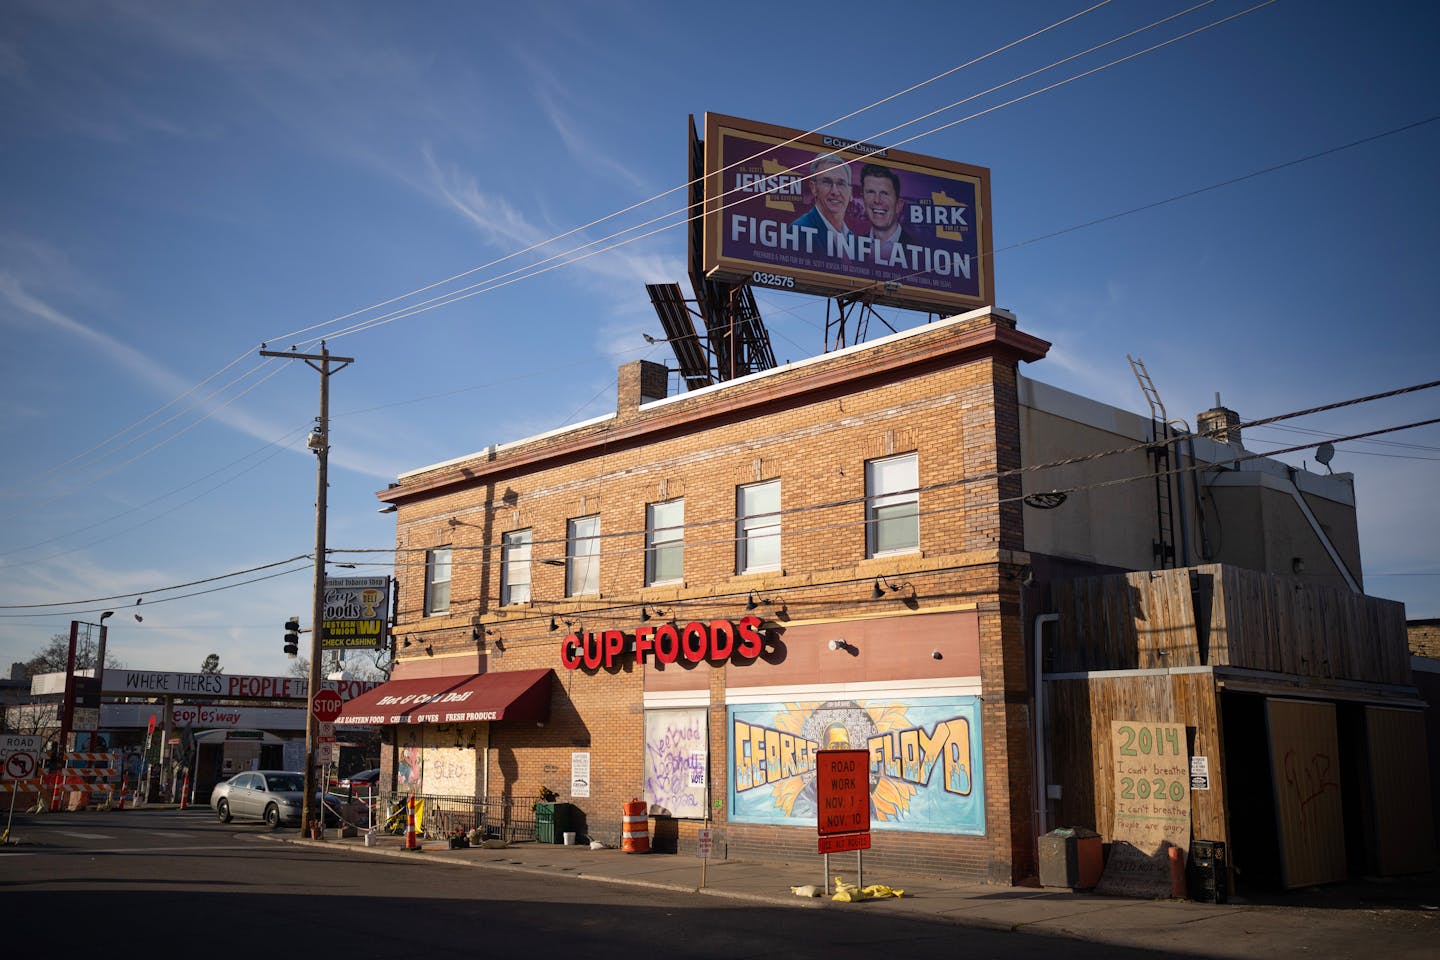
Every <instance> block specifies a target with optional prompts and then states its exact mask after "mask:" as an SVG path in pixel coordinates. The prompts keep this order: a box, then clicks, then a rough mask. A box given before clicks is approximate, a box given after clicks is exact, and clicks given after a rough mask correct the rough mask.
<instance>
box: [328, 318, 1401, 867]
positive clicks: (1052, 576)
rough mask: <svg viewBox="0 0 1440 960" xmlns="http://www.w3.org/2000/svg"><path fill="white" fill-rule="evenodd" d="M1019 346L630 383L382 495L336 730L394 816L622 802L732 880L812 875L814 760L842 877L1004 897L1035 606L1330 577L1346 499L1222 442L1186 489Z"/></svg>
mask: <svg viewBox="0 0 1440 960" xmlns="http://www.w3.org/2000/svg"><path fill="white" fill-rule="evenodd" d="M1048 348H1049V344H1047V343H1045V342H1044V341H1041V340H1039V339H1037V338H1035V337H1033V336H1030V335H1028V334H1025V333H1024V332H1022V331H1020V330H1018V329H1017V327H1016V321H1015V318H1014V317H1013V316H1012V315H1010V314H1008V313H1006V312H1005V311H1002V310H998V309H982V310H977V311H974V312H971V313H968V314H964V315H961V316H957V317H952V318H950V319H948V320H944V321H941V322H937V323H933V324H929V325H925V326H921V327H918V328H915V329H911V330H907V331H904V332H901V333H898V334H894V335H892V336H889V337H886V338H883V339H881V340H876V341H872V342H870V343H865V344H860V345H857V346H854V347H850V348H847V349H844V350H840V351H837V352H835V353H830V354H826V355H823V356H819V357H815V358H811V359H809V360H805V361H801V362H798V363H793V364H789V365H786V366H783V367H780V368H777V369H773V370H768V371H765V372H763V373H759V374H753V375H750V376H747V377H742V378H740V379H737V380H732V381H729V382H725V383H720V384H716V385H713V386H710V387H705V388H701V389H697V390H692V391H689V392H687V393H682V394H680V395H677V396H673V397H670V396H666V373H665V369H664V368H663V367H662V366H660V365H658V364H653V363H648V362H637V363H632V364H629V365H627V366H625V367H622V368H621V371H620V378H619V391H618V398H617V408H616V412H615V413H614V414H613V415H610V416H604V417H600V418H596V419H594V420H590V421H587V422H584V423H580V424H576V425H573V426H570V427H566V428H563V429H560V430H555V431H552V432H550V433H546V434H542V435H540V436H536V437H531V438H528V439H525V440H521V441H517V442H513V443H504V444H499V445H496V446H492V447H487V448H486V449H484V450H482V451H480V452H479V453H476V454H473V455H469V456H465V457H461V458H458V459H455V460H452V461H448V462H445V463H440V464H436V465H433V466H429V467H425V468H422V469H418V470H415V471H411V472H409V473H406V474H404V475H402V476H401V477H400V478H399V480H398V482H397V483H395V484H392V485H391V486H390V488H389V489H387V490H385V491H382V492H381V493H380V494H379V496H380V499H381V500H382V501H383V502H385V503H387V504H393V505H394V507H395V508H396V520H397V525H396V531H397V532H396V545H397V564H396V575H397V578H398V580H399V598H400V599H399V607H398V609H399V614H398V620H397V623H396V626H395V635H396V637H397V641H396V644H397V650H396V654H397V659H396V666H395V669H394V671H393V674H392V680H391V682H390V683H389V684H386V685H384V686H382V687H380V688H378V689H377V690H376V691H373V692H372V693H370V694H367V695H365V696H364V697H362V698H359V699H358V700H356V701H353V702H352V703H350V704H348V705H347V707H346V710H345V713H344V714H342V719H343V720H348V721H349V722H368V723H375V724H379V725H382V726H383V727H384V728H385V730H386V737H387V745H388V749H387V750H386V755H385V757H384V759H383V761H382V765H383V767H384V770H385V773H384V774H383V779H384V780H386V781H387V782H388V784H389V785H390V786H391V787H392V788H393V789H396V790H398V791H400V792H408V791H415V792H418V793H422V794H425V795H431V796H480V797H491V798H511V799H519V800H523V799H525V798H529V797H534V796H536V795H538V794H539V793H540V792H541V791H542V789H546V790H553V791H555V792H556V793H557V794H558V795H559V798H560V800H562V801H565V802H568V803H571V804H572V805H573V807H574V809H575V811H576V815H577V818H578V822H577V823H575V825H574V826H575V828H576V829H577V832H579V833H581V834H582V835H588V836H591V837H594V838H597V839H601V840H605V841H608V842H610V843H612V844H615V843H618V841H619V838H620V833H621V819H622V809H623V805H624V804H625V803H626V802H627V801H631V800H633V799H636V798H642V799H644V800H645V801H646V802H647V803H648V805H649V812H650V816H651V819H650V829H651V831H652V836H653V838H654V843H655V844H656V846H657V847H659V848H661V849H677V848H678V849H685V848H686V847H687V845H688V844H689V843H690V842H692V841H693V837H694V832H695V830H696V829H698V828H699V827H700V826H702V825H703V823H704V820H705V818H707V817H709V818H711V819H713V820H714V821H716V824H717V826H719V827H720V828H721V830H720V834H719V838H720V840H721V842H722V846H721V849H722V850H723V851H725V852H727V853H728V854H730V855H733V856H751V857H770V858H801V857H808V856H814V855H815V847H816V839H815V796H814V789H815V788H814V777H813V765H814V761H815V757H814V751H816V750H817V749H824V748H827V747H836V746H850V747H855V748H864V749H867V750H868V751H869V753H870V756H871V760H872V764H871V801H872V802H871V807H872V821H873V827H874V830H873V846H872V847H871V849H870V851H869V852H868V853H867V857H868V858H869V859H871V860H872V861H874V862H877V863H878V864H880V865H884V864H887V863H888V864H896V865H901V864H903V865H904V866H906V867H909V868H912V869H921V870H925V871H930V872H935V873H937V874H945V875H953V876H961V877H968V878H971V879H976V880H988V881H994V882H1013V881H1016V880H1019V879H1023V878H1025V877H1028V876H1033V875H1034V874H1035V872H1036V849H1037V844H1036V839H1037V831H1038V830H1039V829H1041V828H1042V825H1043V824H1044V823H1045V822H1046V816H1045V815H1044V814H1045V807H1046V805H1047V803H1049V801H1048V800H1047V798H1046V791H1045V789H1044V788H1043V787H1037V782H1038V778H1037V776H1036V769H1037V768H1036V744H1037V737H1036V731H1035V729H1034V727H1033V725H1032V722H1031V721H1032V716H1033V715H1034V710H1035V707H1036V703H1035V694H1036V683H1035V664H1034V662H1033V660H1034V658H1033V657H1032V656H1031V650H1032V630H1033V629H1034V624H1035V618H1036V616H1037V614H1039V613H1041V612H1042V610H1044V609H1047V608H1046V606H1045V605H1046V603H1047V602H1048V600H1047V597H1048V594H1047V592H1046V590H1045V585H1046V583H1047V582H1049V581H1050V580H1060V579H1069V578H1074V577H1077V576H1082V575H1096V574H1105V573H1113V572H1117V571H1125V570H1137V569H1139V570H1144V569H1150V568H1153V567H1176V566H1180V567H1184V566H1186V565H1187V564H1189V563H1191V562H1192V561H1199V560H1217V561H1221V562H1227V563H1240V564H1244V565H1246V566H1249V567H1251V568H1252V569H1258V570H1263V571H1267V572H1269V573H1274V574H1278V573H1284V574H1287V575H1296V576H1304V577H1305V578H1306V582H1307V583H1311V584H1314V585H1316V586H1328V585H1329V584H1332V583H1343V582H1349V583H1351V584H1352V585H1353V586H1354V587H1355V589H1356V590H1358V572H1359V557H1358V537H1357V536H1356V535H1355V522H1354V501H1353V490H1352V487H1351V484H1350V480H1349V477H1348V476H1347V475H1335V476H1334V477H1330V476H1325V477H1320V476H1316V475H1311V474H1303V473H1302V474H1300V475H1297V472H1296V471H1294V470H1290V469H1289V468H1285V467H1284V466H1283V465H1276V464H1274V463H1271V462H1261V463H1256V462H1253V461H1252V462H1247V463H1243V464H1240V463H1232V462H1229V461H1230V460H1235V459H1239V458H1238V456H1237V452H1243V451H1242V450H1241V447H1240V438H1239V430H1238V427H1236V426H1235V423H1234V422H1229V423H1228V425H1227V428H1226V429H1227V431H1228V430H1229V429H1230V428H1233V435H1232V434H1231V433H1230V432H1222V434H1221V438H1222V439H1223V440H1225V441H1228V442H1221V441H1219V440H1211V439H1208V438H1204V437H1196V438H1193V439H1192V441H1191V442H1190V443H1189V444H1188V446H1187V447H1185V448H1184V449H1183V452H1182V450H1181V448H1179V447H1177V448H1176V452H1175V454H1174V464H1176V465H1180V466H1186V465H1188V466H1195V465H1197V464H1200V463H1209V464H1211V465H1212V467H1211V469H1210V471H1209V480H1208V482H1207V485H1206V487H1205V491H1204V492H1205V496H1204V497H1202V496H1201V495H1200V487H1199V485H1198V484H1196V483H1194V482H1193V481H1192V482H1191V485H1190V487H1189V488H1188V489H1187V488H1186V487H1185V485H1184V482H1183V481H1181V482H1180V483H1178V484H1176V483H1175V482H1174V481H1173V479H1170V478H1168V477H1167V474H1166V472H1165V471H1163V470H1159V469H1157V467H1156V464H1155V463H1154V462H1153V457H1152V455H1151V454H1149V453H1148V452H1147V451H1146V450H1144V449H1139V446H1140V445H1143V442H1144V441H1145V440H1149V439H1153V435H1151V434H1149V433H1148V431H1151V430H1153V429H1154V425H1153V424H1151V423H1150V422H1149V421H1145V420H1142V419H1141V418H1138V417H1134V416H1132V415H1130V414H1125V413H1123V412H1122V411H1118V410H1114V409H1113V408H1109V407H1103V405H1099V404H1095V403H1094V402H1093V401H1087V400H1084V399H1083V398H1078V397H1075V396H1073V395H1071V394H1066V393H1064V392H1063V391H1057V390H1054V389H1053V388H1049V387H1046V386H1044V385H1043V384H1039V383H1036V382H1034V381H1030V380H1027V379H1025V378H1023V377H1021V376H1020V375H1019V373H1018V368H1019V366H1020V364H1022V363H1028V362H1032V361H1036V360H1039V359H1041V358H1043V357H1044V356H1045V353H1046V351H1047V350H1048ZM1218 407H1219V404H1218V403H1217V408H1218ZM1221 412H1222V414H1225V413H1231V412H1229V411H1221ZM1211 413H1215V412H1214V411H1211ZM1231 420H1232V421H1234V420H1238V418H1234V417H1233V414H1231ZM1220 422H1221V423H1222V424H1224V423H1226V421H1225V418H1224V416H1223V415H1222V416H1221V417H1220ZM1137 441H1139V442H1140V444H1137ZM1126 448H1135V449H1129V450H1128V452H1126V453H1123V454H1118V455H1115V456H1113V457H1109V458H1101V459H1097V460H1095V461H1093V462H1088V463H1086V464H1083V465H1067V466H1063V467H1056V468H1052V469H1051V470H1049V471H1048V472H1046V471H1032V472H1022V471H1021V468H1022V466H1023V467H1027V468H1028V467H1033V466H1035V465H1038V464H1040V463H1042V462H1051V461H1054V460H1056V459H1063V458H1066V457H1079V456H1082V455H1087V454H1092V453H1099V452H1103V451H1114V450H1117V449H1126ZM1182 473H1183V471H1182ZM1132 475H1133V476H1138V477H1139V480H1138V482H1124V483H1122V482H1121V481H1122V480H1124V479H1125V478H1127V477H1131V478H1132V480H1133V476H1132ZM1198 475H1199V474H1198V472H1197V473H1194V474H1192V476H1198ZM1157 477H1158V478H1159V480H1158V482H1157V480H1156V478H1157ZM1046 492H1050V493H1051V495H1049V496H1042V497H1039V498H1032V499H1031V501H1030V502H1031V503H1032V506H1034V507H1036V509H1032V508H1031V507H1027V506H1025V505H1024V503H1025V502H1026V501H1025V500H1024V498H1025V496H1026V495H1027V494H1035V493H1046ZM1057 501H1058V502H1060V503H1063V507H1062V508H1060V509H1054V510H1048V509H1045V510H1042V509H1039V508H1040V507H1049V506H1055V505H1056V503H1057ZM1157 507H1159V508H1161V509H1159V510H1158V515H1159V516H1160V518H1161V520H1160V522H1159V525H1158V527H1157V519H1156V518H1157ZM1222 511H1229V512H1230V513H1231V514H1232V515H1243V516H1245V517H1246V518H1247V520H1248V521H1250V522H1247V523H1244V524H1240V523H1236V524H1234V525H1233V528H1232V530H1231V536H1230V537H1228V538H1227V539H1226V541H1225V542H1224V543H1223V544H1222V543H1220V542H1218V538H1217V537H1214V536H1213V535H1211V534H1213V531H1214V524H1215V522H1216V520H1217V519H1218V516H1219V514H1220V513H1221V512H1222ZM1207 514H1208V516H1209V518H1210V523H1211V527H1210V528H1209V529H1210V533H1208V534H1207V532H1206V529H1207V528H1206V527H1205V519H1206V517H1207ZM1256 517H1258V518H1260V519H1259V521H1258V526H1257V523H1256V522H1255V521H1254V518H1256ZM1307 518H1308V519H1307ZM1027 524H1030V529H1028V530H1027ZM1402 620H1403V617H1402ZM1402 642H1403V641H1402ZM1055 735H1056V732H1055V731H1049V732H1048V734H1047V735H1046V736H1048V737H1050V738H1052V739H1053V737H1054V736H1055ZM1059 735H1060V736H1061V737H1062V738H1063V736H1064V731H1060V732H1059ZM1043 739H1044V738H1043V737H1042V738H1041V740H1042V741H1043Z"/></svg>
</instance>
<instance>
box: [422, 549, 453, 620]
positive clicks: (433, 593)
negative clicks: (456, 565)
mask: <svg viewBox="0 0 1440 960" xmlns="http://www.w3.org/2000/svg"><path fill="white" fill-rule="evenodd" d="M449 612H450V548H449V547H436V548H435V549H433V550H427V551H425V616H427V617H429V616H434V615H435V614H437V613H449Z"/></svg>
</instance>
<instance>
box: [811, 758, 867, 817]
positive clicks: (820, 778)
mask: <svg viewBox="0 0 1440 960" xmlns="http://www.w3.org/2000/svg"><path fill="white" fill-rule="evenodd" d="M815 760H816V762H815V801H816V806H817V808H818V811H817V817H816V826H817V828H818V829H819V832H820V836H822V837H828V836H831V835H833V834H837V833H864V832H868V831H869V829H870V753H869V751H867V750H819V751H816V754H815Z"/></svg>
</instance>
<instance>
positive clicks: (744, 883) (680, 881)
mask: <svg viewBox="0 0 1440 960" xmlns="http://www.w3.org/2000/svg"><path fill="white" fill-rule="evenodd" d="M273 836H275V838H276V839H279V840H283V841H284V842H287V843H295V844H303V845H306V846H316V847H325V848H327V849H331V850H336V851H345V852H347V853H353V854H354V855H356V856H357V858H361V857H364V856H367V855H377V856H387V857H403V858H406V859H410V860H415V861H419V862H424V863H427V864H434V865H435V866H436V867H437V868H443V867H447V866H448V867H456V866H460V867H476V868H482V869H489V870H502V871H503V870H509V871H519V872H524V873H531V874H542V875H549V876H566V877H573V878H576V879H579V880H586V881H596V882H601V883H612V884H628V885H631V886H638V887H649V888H655V889H662V890H669V891H673V892H677V893H688V894H697V895H706V896H715V897H725V898H730V899H733V900H735V901H738V902H739V903H746V902H749V903H764V904H766V905H769V906H777V905H782V906H786V907H793V908H796V909H828V910H862V911H865V912H866V913H868V914H874V915H877V916H879V915H883V916H886V917H893V918H906V919H912V920H928V921H935V922H940V923H949V924H955V925H959V926H968V927H979V928H986V929H991V930H1006V931H1013V932H1016V933H1025V934H1038V935H1044V936H1054V937H1068V938H1075V939H1081V940H1087V941H1092V942H1098V943H1106V944H1111V945H1114V946H1116V947H1129V948H1135V949H1144V950H1154V951H1161V952H1167V953H1180V954H1188V955H1193V956H1209V957H1236V958H1239V957H1246V958H1249V957H1254V956H1257V955H1264V954H1270V955H1281V956H1290V955H1297V954H1302V953H1306V952H1310V951H1315V952H1316V953H1317V955H1323V956H1326V957H1346V956H1354V957H1365V958H1367V960H1373V957H1375V956H1376V955H1377V954H1383V955H1385V956H1386V960H1392V958H1396V957H1416V958H1420V957H1424V958H1426V960H1433V958H1434V957H1436V956H1437V955H1440V946H1437V944H1440V910H1436V909H1434V908H1435V907H1436V906H1437V905H1440V898H1437V897H1431V896H1430V895H1431V894H1440V877H1437V875H1435V874H1430V875H1427V876H1425V877H1420V878H1412V879H1410V880H1401V881H1396V882H1394V883H1393V884H1387V883H1374V882H1372V883H1368V884H1367V883H1361V884H1354V885H1337V888H1319V889H1317V890H1315V891H1305V892H1302V893H1299V894H1292V895H1285V896H1282V897H1276V898H1274V899H1272V900H1267V901H1266V902H1264V903H1257V902H1245V903H1241V902H1231V903H1225V904H1214V903H1196V902H1193V901H1189V900H1134V899H1127V898H1121V897H1103V896H1096V895H1092V894H1086V893H1071V892H1069V891H1067V890H1052V889H1040V888H1034V887H1005V886H987V885H978V884H965V883H960V882H957V881H953V880H944V879H937V878H932V877H922V876H910V875H900V874H896V873H894V872H892V871H883V870H873V871H872V870H870V869H868V868H867V869H866V871H865V877H864V880H865V883H866V884H867V885H869V884H883V885H885V886H888V887H891V888H898V889H901V890H903V891H904V896H903V897H899V898H891V899H877V900H866V901H863V902H860V903H845V902H837V901H834V900H832V899H830V898H829V897H828V896H824V897H820V898H808V897H799V896H796V895H794V894H793V893H792V892H791V888H792V887H798V886H802V885H806V884H813V885H816V886H819V885H820V884H821V883H822V879H823V878H822V870H823V864H822V859H821V857H820V856H819V855H818V854H817V855H816V857H815V859H814V860H813V861H812V862H809V863H779V864H777V863H761V862H752V861H745V860H710V861H708V862H707V863H706V865H705V876H704V885H703V886H702V885H701V861H699V860H698V859H696V858H695V857H693V856H684V855H672V854H657V853H650V854H627V853H623V852H621V851H619V850H614V849H608V848H607V849H602V850H591V849H590V848H589V847H588V846H563V845H555V844H538V843H528V842H522V843H514V844H511V845H510V846H507V847H505V848H503V849H493V850H492V849H484V848H480V847H471V848H468V849H463V850H450V849H447V848H446V847H445V846H444V844H443V843H440V842H436V841H431V842H427V843H425V844H424V846H423V849H421V850H420V851H418V852H417V851H407V850H405V849H404V844H403V840H402V838H400V837H397V836H390V835H384V834H377V835H376V838H375V846H373V847H366V846H365V844H364V839H363V835H362V836H361V837H355V838H348V839H341V838H340V837H339V834H338V833H336V832H330V833H327V837H328V839H325V840H306V839H300V838H299V837H295V836H292V835H288V834H285V833H282V834H275V835H273ZM830 868H831V870H830V873H831V876H830V884H829V888H830V891H831V892H833V890H834V878H835V877H837V876H839V877H842V878H843V879H844V880H845V881H846V882H847V883H854V882H855V880H856V876H855V868H856V863H855V857H854V855H852V854H836V855H832V856H831V858H830ZM1371 887H1375V888H1377V889H1378V890H1379V891H1380V892H1379V893H1375V892H1373V891H1371V890H1370V888H1371ZM1427 898H1428V902H1427ZM1427 908H1428V909H1427Z"/></svg>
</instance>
